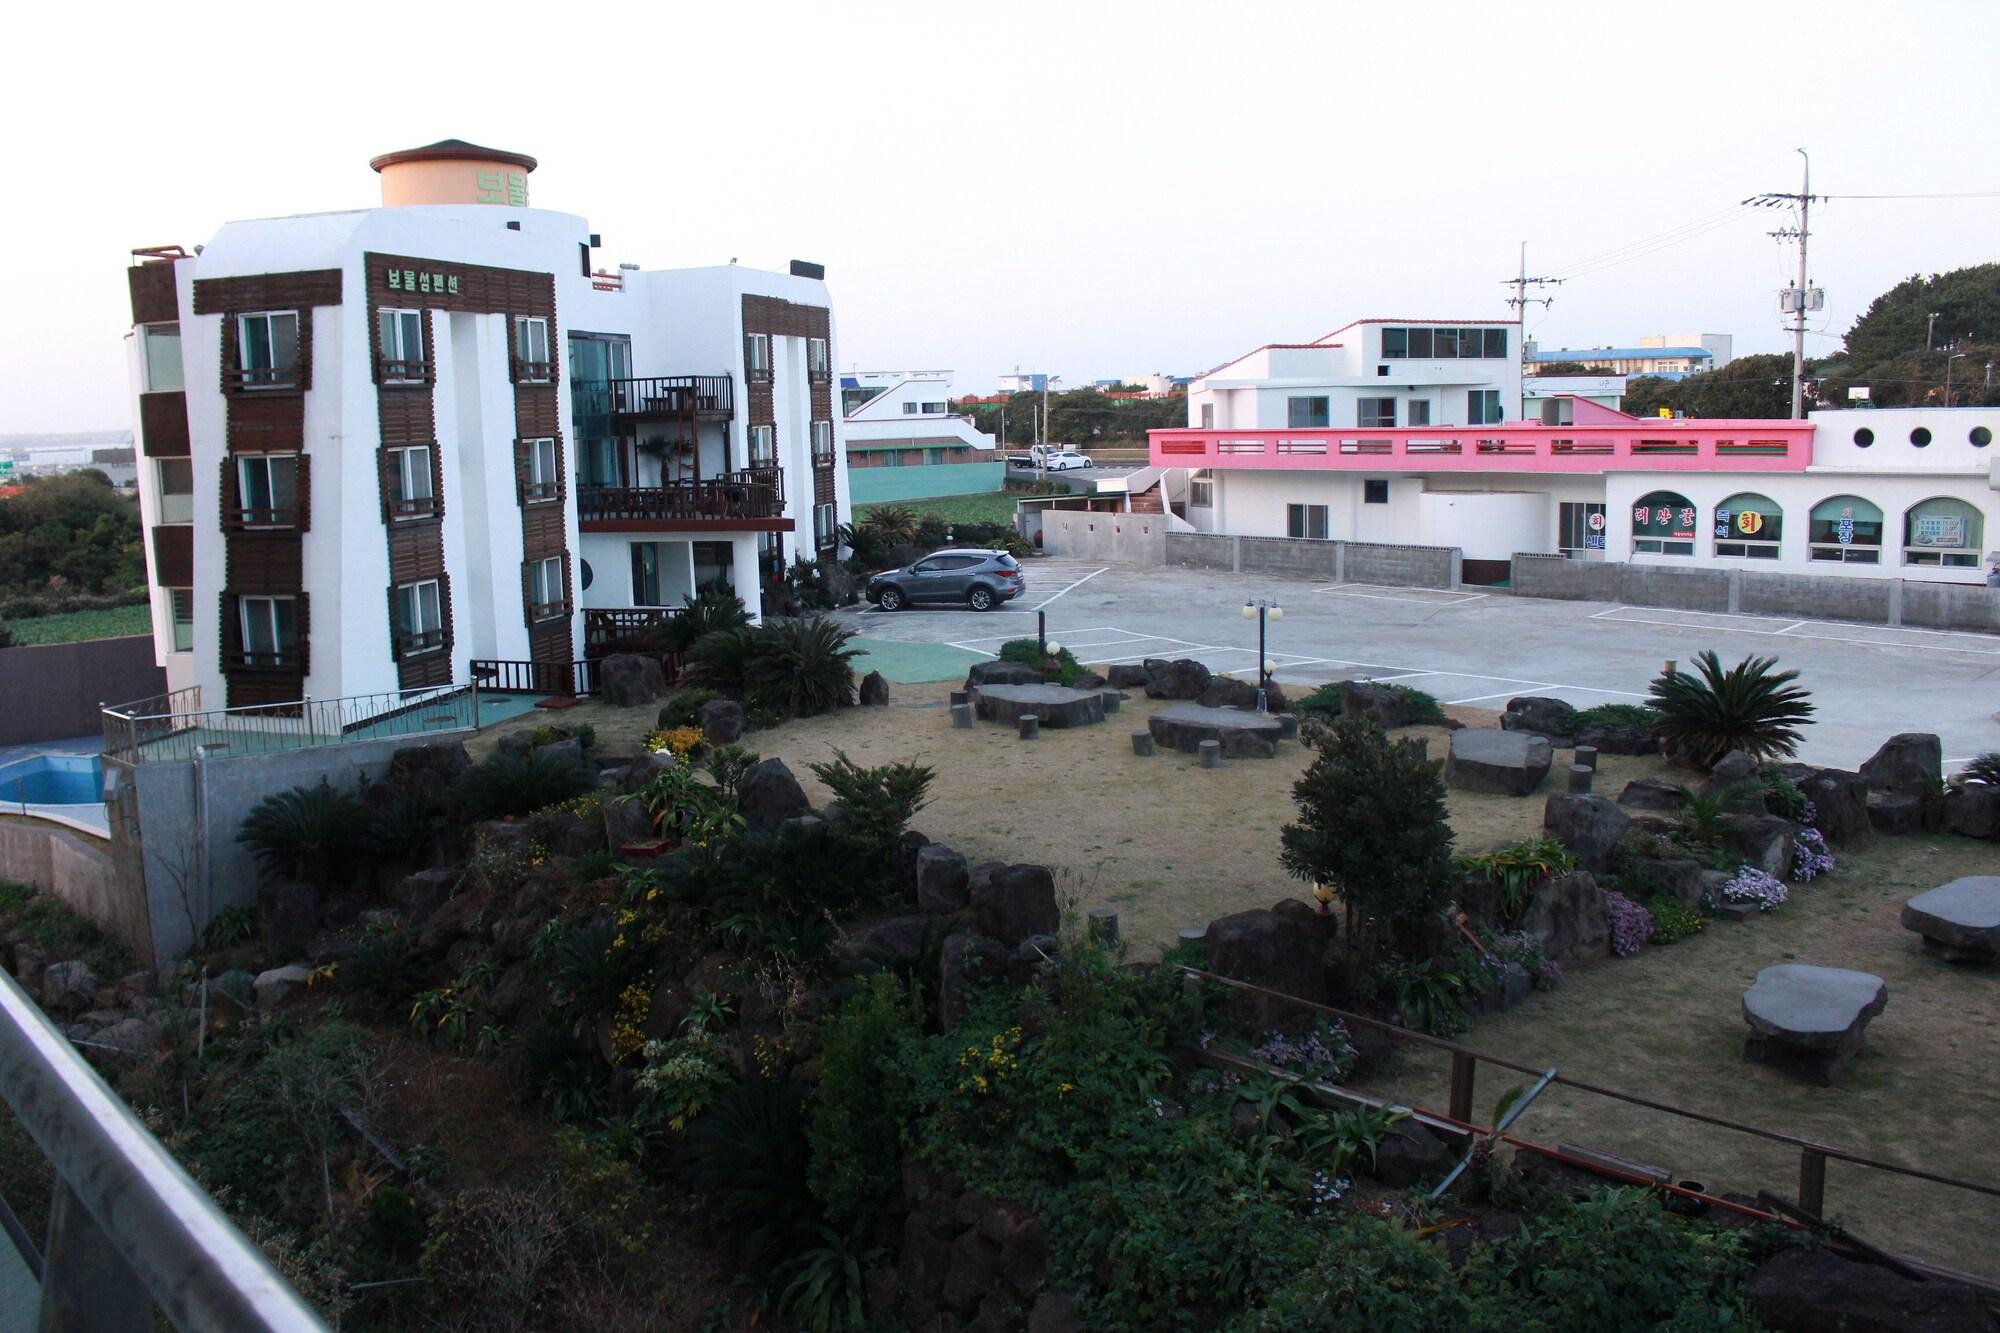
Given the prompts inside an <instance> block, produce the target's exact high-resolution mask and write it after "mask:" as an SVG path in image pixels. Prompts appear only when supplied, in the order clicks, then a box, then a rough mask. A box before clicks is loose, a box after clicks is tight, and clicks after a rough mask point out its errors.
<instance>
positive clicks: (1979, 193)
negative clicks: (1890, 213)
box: [1819, 190, 2000, 199]
mask: <svg viewBox="0 0 2000 1333" xmlns="http://www.w3.org/2000/svg"><path fill="white" fill-rule="evenodd" d="M1819 197H1820V198H1822V199H2000V190H1958V191H1954V192H1952V193H1949V194H1823V195H1821V196H1819Z"/></svg>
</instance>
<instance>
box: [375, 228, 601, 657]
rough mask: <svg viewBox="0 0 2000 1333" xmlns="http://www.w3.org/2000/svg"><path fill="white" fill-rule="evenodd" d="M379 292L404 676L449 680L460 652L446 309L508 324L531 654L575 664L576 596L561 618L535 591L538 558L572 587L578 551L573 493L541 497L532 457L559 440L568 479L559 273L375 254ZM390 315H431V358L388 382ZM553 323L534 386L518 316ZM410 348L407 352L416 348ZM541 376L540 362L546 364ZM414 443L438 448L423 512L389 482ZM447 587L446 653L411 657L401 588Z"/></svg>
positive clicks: (384, 466)
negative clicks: (519, 341)
mask: <svg viewBox="0 0 2000 1333" xmlns="http://www.w3.org/2000/svg"><path fill="white" fill-rule="evenodd" d="M365 266H366V275H367V277H366V282H367V292H368V326H369V345H370V348H371V361H372V365H373V367H374V372H375V382H376V399H377V409H378V414H379V417H380V422H381V449H380V451H379V452H378V455H377V472H378V476H379V477H380V478H381V482H382V496H383V525H384V528H385V531H386V534H387V539H388V543H389V565H390V578H391V580H392V582H391V585H390V587H389V589H388V614H389V617H390V642H391V645H392V651H395V652H396V654H397V669H398V673H399V676H400V678H401V681H402V684H403V685H404V687H405V688H409V687H414V686H417V685H430V684H444V683H448V682H449V681H450V679H451V659H452V646H453V629H452V608H451V576H450V573H449V571H448V570H447V569H446V566H445V554H444V511H445V505H446V503H447V497H446V495H445V487H444V467H443V458H444V451H443V449H442V448H440V447H439V443H438V439H437V411H436V397H435V389H436V383H437V364H438V362H437V351H436V343H435V341H434V340H435V338H436V337H437V334H438V328H439V321H438V320H437V318H436V316H437V315H438V314H439V313H446V314H450V313H464V314H499V315H503V316H505V317H506V339H507V349H506V350H507V365H508V367H509V378H510V379H511V380H512V381H513V385H514V436H515V444H514V467H515V478H516V485H515V498H516V502H517V504H518V505H519V507H520V510H521V569H522V592H521V606H522V617H523V620H524V621H525V622H526V624H527V625H528V640H529V654H530V656H531V657H532V658H533V659H534V660H536V661H550V662H556V661H560V662H569V661H571V660H572V659H573V654H572V651H571V631H570V615H569V612H568V608H569V605H570V600H569V597H570V595H569V594H568V593H567V592H566V593H565V600H564V604H563V605H564V613H563V614H562V616H561V617H560V618H559V619H558V618H551V619H546V620H540V621H538V620H537V619H536V618H535V615H534V607H533V599H532V596H531V592H530V588H529V585H528V571H529V570H530V568H531V565H532V562H533V561H534V560H537V559H541V558H544V557H547V556H559V557H561V559H562V561H563V569H564V573H565V587H566V589H567V587H568V586H570V585H569V584H568V579H567V574H568V570H569V566H570V553H569V550H568V546H567V542H566V539H565V535H564V521H563V510H564V507H565V506H564V498H565V496H566V494H567V486H566V484H565V483H564V482H563V481H562V480H559V481H558V487H557V489H558V494H557V495H555V496H553V497H547V498H545V497H541V496H534V495H531V494H530V493H529V487H528V485H527V455H526V446H525V444H524V443H523V442H524V441H527V440H531V439H553V440H555V442H556V460H557V467H556V474H557V477H558V478H559V479H562V478H566V476H567V472H566V467H567V459H566V457H565V453H566V451H565V450H564V448H563V439H562V418H561V408H560V402H559V400H558V398H557V396H556V395H557V393H558V392H559V388H560V385H561V382H562V379H561V365H560V357H561V353H560V351H559V349H560V348H561V347H562V345H563V344H562V341H561V335H560V332H559V331H558V329H557V327H556V310H555V277H554V275H553V274H548V273H533V272H528V271H525V270H518V269H505V268H492V267H488V266H484V265H478V264H459V263H452V262H448V261H444V260H437V259H419V258H415V257H412V256H405V255H386V254H369V255H367V256H365ZM385 309H393V310H420V311H422V312H423V319H422V325H423V333H422V336H423V343H424V345H423V348H422V351H423V356H422V357H421V360H420V363H419V364H417V365H412V364H411V363H410V362H409V361H408V360H407V359H406V360H404V361H403V362H401V363H400V364H398V365H397V366H395V367H394V368H393V369H394V371H395V372H396V373H395V374H393V375H385V374H384V373H383V366H384V364H385V362H384V359H383V349H382V347H381V320H380V318H379V312H380V311H382V310H385ZM522 317H527V318H539V319H545V320H547V321H548V339H549V342H548V345H549V358H550V359H549V362H548V365H547V367H546V373H547V378H546V380H542V379H540V378H534V379H524V378H523V370H524V367H523V366H522V364H521V363H520V361H519V359H518V358H517V357H516V355H515V346H514V336H515V334H514V321H515V320H516V319H517V318H522ZM405 350H406V351H407V349H405ZM534 369H536V370H540V369H541V368H540V367H536V368H534ZM408 445H424V446H427V447H428V448H429V449H430V451H431V468H432V472H431V494H432V502H431V504H430V506H429V507H428V509H427V510H426V509H425V507H423V506H411V505H403V506H400V508H399V507H398V506H395V505H393V504H392V502H391V498H390V491H389V478H390V476H391V467H392V460H391V458H390V455H389V453H388V451H389V450H390V449H393V448H397V447H401V446H408ZM433 578H434V579H436V580H438V590H439V605H440V610H441V617H442V620H443V634H442V636H441V639H442V641H441V642H439V643H438V644H436V645H435V646H434V647H433V646H429V645H425V646H424V647H423V648H422V649H421V650H420V651H416V652H405V651H403V647H402V636H401V635H400V633H399V628H398V611H397V597H396V588H397V586H398V585H402V584H408V583H416V582H421V581H424V580H427V579H433Z"/></svg>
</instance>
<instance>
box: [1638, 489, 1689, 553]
mask: <svg viewBox="0 0 2000 1333" xmlns="http://www.w3.org/2000/svg"><path fill="white" fill-rule="evenodd" d="M1695 519H1696V514H1695V507H1694V506H1693V505H1692V504H1690V503H1689V502H1688V498H1687V497H1686V496H1684V495H1680V494H1677V493H1676V492H1674V491H1654V492H1653V493H1652V494H1650V495H1646V496H1643V497H1641V498H1640V500H1639V501H1638V502H1637V503H1636V504H1634V505H1633V506H1632V549H1633V550H1634V551H1637V552H1641V553H1643V554H1647V555H1693V554H1694V539H1695Z"/></svg>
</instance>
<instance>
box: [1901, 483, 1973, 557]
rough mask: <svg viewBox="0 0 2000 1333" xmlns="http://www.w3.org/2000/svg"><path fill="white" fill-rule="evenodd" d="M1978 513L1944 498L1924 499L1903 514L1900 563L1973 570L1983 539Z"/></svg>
mask: <svg viewBox="0 0 2000 1333" xmlns="http://www.w3.org/2000/svg"><path fill="white" fill-rule="evenodd" d="M1984 529H1985V523H1984V521H1983V519H1982V516H1981V515H1980V512H1979V511H1978V510H1977V509H1975V508H1973V507H1972V506H1971V505H1969V504H1967V503H1966V502H1965V501H1963V500H1954V499H1951V498H1949V497H1946V496H1938V497H1936V498H1934V499H1930V500H1924V501H1921V502H1919V503H1917V504H1913V505H1911V506H1910V507H1909V510H1908V511H1907V512H1905V513H1904V515H1903V563H1904V564H1906V565H1939V566H1943V567H1946V568H1952V569H1976V568H1978V566H1979V549H1980V543H1981V542H1982V541H1983V540H1984V538H1985V535H1986V534H1985V530H1984Z"/></svg>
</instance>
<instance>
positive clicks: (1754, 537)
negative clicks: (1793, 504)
mask: <svg viewBox="0 0 2000 1333" xmlns="http://www.w3.org/2000/svg"><path fill="white" fill-rule="evenodd" d="M1784 526H1785V511H1784V510H1782V509H1780V508H1779V507H1778V506H1777V504H1776V503H1775V502H1773V501H1772V500H1771V499H1769V498H1768V497H1766V496H1762V495H1755V494H1752V493H1750V492H1745V493H1743V494H1741V495H1732V496H1730V497H1729V498H1728V499H1727V500H1724V501H1723V502H1722V503H1721V504H1719V505H1717V506H1716V507H1715V553H1716V554H1717V555H1718V556H1729V557H1733V558H1735V559H1739V560H1776V559H1777V558H1778V543H1779V542H1780V541H1781V540H1783V538H1782V535H1781V534H1782V533H1783V531H1784Z"/></svg>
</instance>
